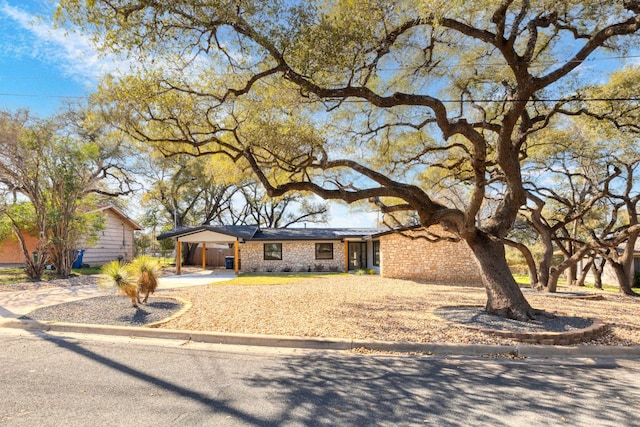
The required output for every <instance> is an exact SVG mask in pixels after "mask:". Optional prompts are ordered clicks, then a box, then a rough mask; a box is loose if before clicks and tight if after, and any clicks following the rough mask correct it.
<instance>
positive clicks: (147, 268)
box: [131, 255, 160, 303]
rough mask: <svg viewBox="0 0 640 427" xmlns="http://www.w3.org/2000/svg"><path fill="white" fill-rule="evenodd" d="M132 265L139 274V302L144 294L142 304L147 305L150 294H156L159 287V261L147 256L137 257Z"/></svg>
mask: <svg viewBox="0 0 640 427" xmlns="http://www.w3.org/2000/svg"><path fill="white" fill-rule="evenodd" d="M131 265H132V267H133V270H134V271H135V272H136V273H137V274H138V302H140V294H144V299H143V300H142V302H143V303H146V302H147V299H149V294H150V293H154V292H155V291H156V288H157V287H158V276H159V275H160V265H159V264H158V261H157V260H155V259H153V258H151V257H148V256H145V255H140V256H138V257H136V258H135V259H134V260H133V262H132V263H131Z"/></svg>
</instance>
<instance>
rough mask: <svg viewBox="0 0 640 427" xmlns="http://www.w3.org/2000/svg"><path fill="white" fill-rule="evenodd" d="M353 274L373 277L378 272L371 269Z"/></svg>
mask: <svg viewBox="0 0 640 427" xmlns="http://www.w3.org/2000/svg"><path fill="white" fill-rule="evenodd" d="M353 274H355V275H358V276H362V275H373V274H376V271H375V270H373V269H371V268H365V269H360V270H356V271H355V272H354V273H353Z"/></svg>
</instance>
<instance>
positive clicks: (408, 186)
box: [59, 0, 640, 319]
mask: <svg viewBox="0 0 640 427" xmlns="http://www.w3.org/2000/svg"><path fill="white" fill-rule="evenodd" d="M59 17H60V20H61V22H71V23H74V24H76V25H78V26H80V27H81V28H82V29H84V30H85V31H88V32H90V33H92V34H94V35H95V39H96V41H97V42H98V43H99V44H100V45H101V46H102V47H103V48H104V49H108V50H111V51H116V52H122V53H124V54H127V55H129V56H132V57H136V58H137V59H139V61H140V64H141V65H140V67H139V69H138V73H137V74H133V75H130V76H123V77H114V78H109V79H106V80H105V81H104V83H103V86H102V88H101V93H100V95H99V98H97V99H98V101H99V103H100V104H102V105H103V106H104V107H105V110H106V111H107V112H108V114H109V116H110V118H111V120H113V121H114V122H117V123H120V125H121V126H122V127H123V128H124V129H126V131H127V132H128V133H129V134H130V135H132V136H133V137H135V138H136V139H139V140H141V141H144V142H146V143H149V144H153V145H155V146H157V147H158V148H159V149H160V150H161V151H163V152H164V153H166V154H172V153H176V152H184V153H189V154H191V155H203V154H222V155H226V156H228V157H229V158H231V159H233V160H234V161H236V162H237V163H238V164H240V165H242V166H244V167H248V168H251V169H252V170H253V171H254V173H255V174H256V175H257V177H258V178H259V180H260V182H261V183H262V184H263V186H264V187H265V189H266V191H267V193H268V194H269V195H270V196H282V195H284V194H286V193H287V192H290V191H310V192H313V193H316V194H318V195H319V196H321V197H323V198H325V199H340V200H344V201H347V202H354V201H359V200H370V201H372V202H373V203H375V204H377V205H378V206H379V208H380V209H381V210H382V211H383V212H385V213H392V212H398V211H412V212H414V213H415V215H416V217H417V218H418V220H419V223H420V224H421V225H423V226H430V225H433V224H441V225H443V226H444V227H445V228H446V229H448V230H451V231H453V232H455V233H456V234H457V235H458V236H459V237H460V238H461V239H462V240H464V241H465V242H466V243H467V244H468V245H469V247H470V248H471V249H472V251H473V253H474V255H475V257H476V259H477V261H478V265H479V268H480V271H481V275H482V277H483V282H484V284H485V287H486V289H487V296H488V301H487V311H488V312H490V313H494V314H499V315H503V316H508V317H513V318H518V319H530V318H532V317H533V316H534V315H535V314H536V310H534V309H533V308H531V307H530V305H529V304H528V302H527V301H526V300H525V298H524V297H523V296H522V293H521V292H520V290H519V288H518V287H517V285H516V283H515V281H514V280H513V278H512V277H511V274H510V272H509V270H508V266H507V264H506V261H505V259H504V247H503V243H502V239H503V238H504V237H505V236H506V235H507V233H508V232H509V231H510V230H511V228H512V227H513V224H514V221H515V220H516V217H517V215H518V212H519V210H520V208H521V207H522V206H523V205H524V204H525V203H526V195H527V192H526V190H525V187H524V185H523V175H522V161H523V159H524V158H526V156H527V150H528V147H529V141H530V139H531V137H532V135H534V134H536V133H537V132H540V131H541V130H543V129H545V128H546V127H547V126H549V124H550V122H551V121H552V119H553V118H554V117H557V116H559V115H561V114H571V115H574V114H587V112H588V111H589V110H590V109H591V108H592V104H591V103H590V102H588V100H587V99H586V98H587V97H586V96H585V94H584V89H585V87H587V86H588V85H589V84H590V81H591V78H592V77H593V73H594V72H593V71H591V70H588V69H581V68H580V66H581V64H583V63H584V62H585V61H587V60H592V59H593V60H603V59H604V58H605V55H606V54H607V52H610V53H611V54H612V55H621V54H623V53H624V52H625V49H628V48H629V47H630V46H635V43H637V41H638V37H637V31H638V28H640V2H638V1H635V0H629V1H624V2H623V1H616V2H600V1H591V0H570V1H566V2H556V1H549V0H538V1H533V0H532V1H529V0H520V1H517V0H503V1H501V2H494V1H475V2H465V1H454V2H451V1H442V0H419V1H411V2H409V1H402V0H396V1H387V0H384V1H382V0H379V1H376V0H367V1H359V2H354V1H351V0H334V1H329V2H326V1H286V2H283V1H278V0H272V1H255V0H243V1H226V0H225V1H215V0H208V1H199V0H181V1H173V2H166V3H164V2H155V1H139V0H138V1H133V0H86V1H83V0H62V1H61V2H60V9H59ZM596 75H597V74H596ZM597 113H598V112H595V114H597ZM446 186H449V187H451V186H455V187H457V188H456V192H455V194H456V198H455V202H454V199H453V198H451V197H441V193H440V191H438V189H441V188H444V187H446Z"/></svg>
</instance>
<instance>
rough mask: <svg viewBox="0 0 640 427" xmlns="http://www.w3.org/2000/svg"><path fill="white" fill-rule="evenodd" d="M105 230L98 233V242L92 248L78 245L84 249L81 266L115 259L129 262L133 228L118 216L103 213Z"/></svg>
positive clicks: (132, 244)
mask: <svg viewBox="0 0 640 427" xmlns="http://www.w3.org/2000/svg"><path fill="white" fill-rule="evenodd" d="M105 215H106V216H107V218H106V223H105V229H104V230H103V231H100V232H98V237H99V240H98V242H97V243H96V244H95V245H93V246H88V247H87V246H85V245H83V244H80V249H84V251H85V252H84V257H83V259H82V262H83V264H89V265H91V266H96V265H102V264H106V263H107V262H109V261H113V260H116V259H120V257H122V259H124V260H125V261H130V260H132V259H133V256H134V243H133V232H134V230H133V228H131V226H130V225H129V224H128V223H127V222H126V221H123V219H122V218H120V217H119V216H116V215H114V214H113V213H111V212H110V211H109V210H106V211H105Z"/></svg>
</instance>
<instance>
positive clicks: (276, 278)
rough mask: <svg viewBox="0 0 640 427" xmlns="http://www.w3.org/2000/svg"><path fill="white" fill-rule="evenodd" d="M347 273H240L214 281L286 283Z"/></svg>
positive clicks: (266, 283)
mask: <svg viewBox="0 0 640 427" xmlns="http://www.w3.org/2000/svg"><path fill="white" fill-rule="evenodd" d="M346 274H347V273H240V275H238V277H236V278H234V279H230V280H225V281H224V282H216V283H213V284H212V286H217V285H238V286H256V285H283V284H285V283H291V282H299V281H300V280H304V279H317V278H328V277H331V276H336V275H340V276H344V275H346Z"/></svg>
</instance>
